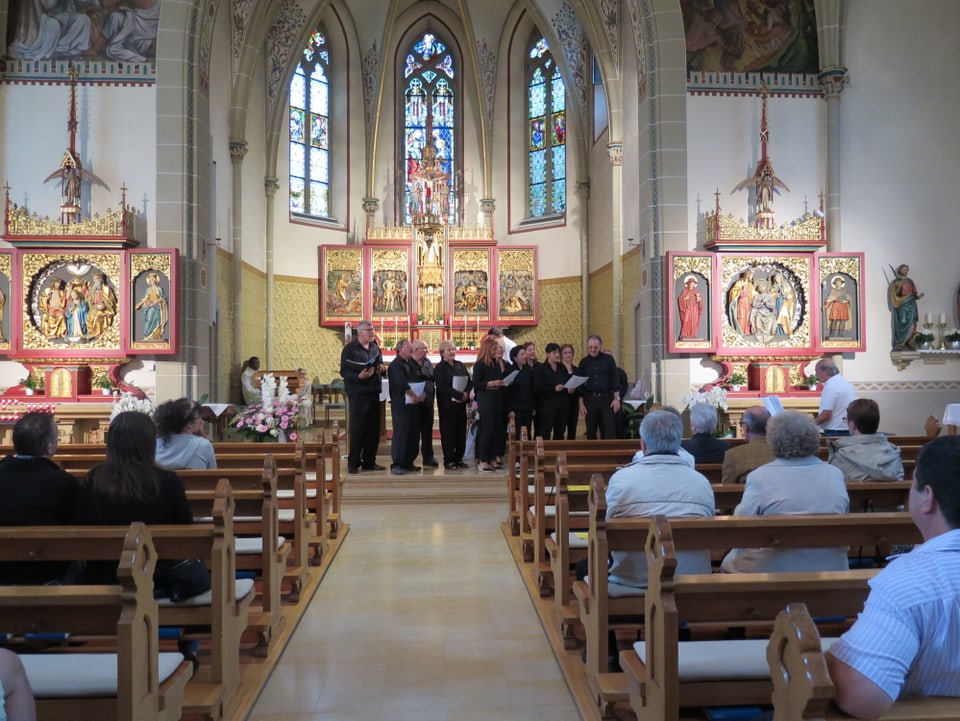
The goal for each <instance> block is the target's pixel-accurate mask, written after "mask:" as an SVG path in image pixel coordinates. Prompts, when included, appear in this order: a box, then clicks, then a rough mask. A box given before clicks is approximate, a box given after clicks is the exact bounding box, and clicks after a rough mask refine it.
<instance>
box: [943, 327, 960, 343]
mask: <svg viewBox="0 0 960 721" xmlns="http://www.w3.org/2000/svg"><path fill="white" fill-rule="evenodd" d="M943 339H944V340H945V341H947V342H948V343H955V342H957V341H960V328H954V329H953V330H952V331H950V332H949V333H947V334H946V335H945V336H943Z"/></svg>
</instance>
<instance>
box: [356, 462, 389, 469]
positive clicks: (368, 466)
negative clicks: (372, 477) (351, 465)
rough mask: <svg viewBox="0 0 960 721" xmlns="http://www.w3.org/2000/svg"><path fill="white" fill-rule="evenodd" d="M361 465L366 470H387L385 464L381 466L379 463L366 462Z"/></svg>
mask: <svg viewBox="0 0 960 721" xmlns="http://www.w3.org/2000/svg"><path fill="white" fill-rule="evenodd" d="M360 467H361V468H362V469H363V470H365V471H385V470H387V469H386V468H384V467H383V466H381V465H380V464H379V463H364V464H363V465H362V466H360Z"/></svg>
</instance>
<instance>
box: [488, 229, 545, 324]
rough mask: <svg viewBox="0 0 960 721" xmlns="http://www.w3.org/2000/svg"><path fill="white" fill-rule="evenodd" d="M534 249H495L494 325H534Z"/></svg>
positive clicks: (535, 296)
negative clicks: (495, 290)
mask: <svg viewBox="0 0 960 721" xmlns="http://www.w3.org/2000/svg"><path fill="white" fill-rule="evenodd" d="M536 252H537V251H536V248H534V247H525V248H518V247H512V248H510V249H509V250H505V249H498V250H497V254H496V263H497V322H498V323H501V324H502V325H516V324H518V321H524V320H526V321H533V322H536V318H537V316H538V312H537V306H538V298H537V278H536V268H537V256H536Z"/></svg>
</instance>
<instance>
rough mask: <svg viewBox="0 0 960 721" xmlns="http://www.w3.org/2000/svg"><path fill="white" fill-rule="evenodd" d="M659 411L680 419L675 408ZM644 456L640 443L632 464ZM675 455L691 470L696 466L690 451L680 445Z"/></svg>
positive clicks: (665, 408) (681, 425) (681, 423)
mask: <svg viewBox="0 0 960 721" xmlns="http://www.w3.org/2000/svg"><path fill="white" fill-rule="evenodd" d="M660 410H661V411H664V412H666V413H671V414H673V415H675V416H676V417H677V418H678V419H679V418H680V411H678V410H677V409H676V408H674V407H673V406H662V407H661V408H660ZM680 427H681V428H682V427H683V421H682V420H681V421H680ZM645 455H647V454H646V452H645V451H644V450H643V444H642V443H641V444H640V450H639V451H637V452H636V453H634V454H633V461H634V463H636V462H637V461H639V460H640V459H642V458H643V457H644V456H645ZM677 455H678V456H679V457H680V460H682V461H683V462H684V463H686V464H687V465H688V466H690V467H691V468H693V467H694V466H696V465H697V462H696V460H695V459H694V457H693V454H692V453H691V452H690V451H688V450H687V449H686V448H684V447H683V445H682V444H681V445H680V447H679V448H678V449H677Z"/></svg>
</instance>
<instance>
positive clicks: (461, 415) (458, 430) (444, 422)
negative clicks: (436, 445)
mask: <svg viewBox="0 0 960 721" xmlns="http://www.w3.org/2000/svg"><path fill="white" fill-rule="evenodd" d="M437 413H438V414H439V416H440V446H441V448H443V462H444V463H460V462H461V461H463V451H464V449H465V448H466V447H467V404H466V403H454V404H452V405H447V404H446V403H443V404H441V405H439V406H438V407H437Z"/></svg>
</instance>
